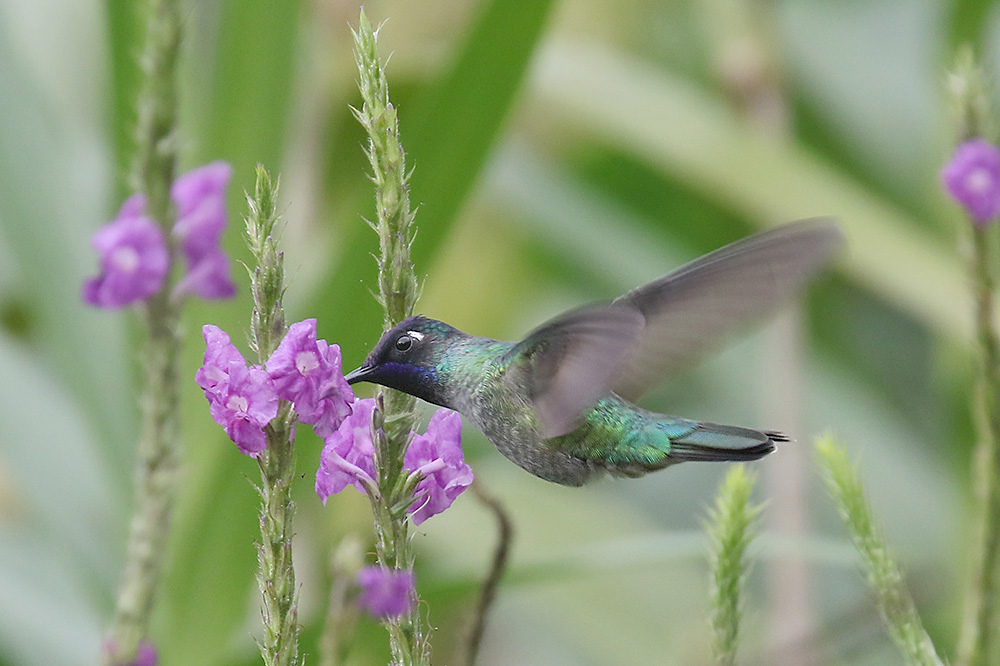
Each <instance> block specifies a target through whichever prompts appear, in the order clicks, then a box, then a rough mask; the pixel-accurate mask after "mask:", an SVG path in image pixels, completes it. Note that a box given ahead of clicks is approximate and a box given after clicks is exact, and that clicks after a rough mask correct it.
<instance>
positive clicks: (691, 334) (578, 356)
mask: <svg viewBox="0 0 1000 666" xmlns="http://www.w3.org/2000/svg"><path fill="white" fill-rule="evenodd" d="M841 244H842V236H841V233H840V231H839V230H838V229H837V227H836V226H835V225H834V224H833V223H832V221H830V220H819V219H817V220H804V221H800V222H796V223H792V224H788V225H786V226H782V227H778V228H776V229H773V230H770V231H765V232H762V233H758V234H755V235H753V236H750V237H748V238H745V239H743V240H741V241H737V242H735V243H732V244H731V245H727V246H725V247H723V248H720V249H718V250H715V251H714V252H711V253H709V254H706V255H705V256H703V257H701V258H700V259H696V260H695V261H692V262H691V263H689V264H687V265H685V266H683V267H681V268H679V269H677V270H676V271H674V272H673V273H670V274H669V275H667V276H665V277H662V278H660V279H659V280H656V281H654V282H650V283H649V284H646V285H643V286H641V287H638V288H637V289H634V290H633V291H630V292H629V293H627V294H625V295H623V296H620V297H619V298H616V299H615V300H614V301H611V302H610V303H596V304H591V305H586V306H583V307H580V308H576V309H573V310H570V311H568V312H565V313H563V314H561V315H559V316H557V317H555V318H553V319H551V320H549V321H548V322H546V323H544V324H542V325H541V326H539V327H538V328H536V329H535V330H534V331H532V332H531V333H529V334H528V335H527V337H525V338H524V340H522V341H520V342H517V343H513V342H501V341H499V340H493V339H491V338H481V337H476V336H473V335H469V334H467V333H463V332H462V331H460V330H458V329H456V328H454V327H452V326H449V325H448V324H446V323H444V322H441V321H437V320H435V319H429V318H427V317H423V316H416V317H410V318H409V319H407V320H405V321H403V322H401V323H400V324H399V325H397V326H395V327H394V328H392V329H391V330H389V331H387V332H386V333H384V334H383V335H382V338H381V339H380V340H379V342H378V344H377V345H375V348H374V349H373V350H372V352H371V353H370V354H369V356H368V358H367V359H366V360H365V362H364V364H362V365H361V367H359V368H358V369H356V370H354V371H352V372H350V373H349V374H348V375H347V381H348V383H350V384H354V383H357V382H361V381H368V382H374V383H376V384H381V385H383V386H388V387H390V388H394V389H397V390H399V391H403V392H405V393H409V394H410V395H413V396H416V397H418V398H420V399H422V400H426V401H427V402H430V403H433V404H435V405H441V406H443V407H448V408H450V409H454V410H456V411H458V412H459V413H461V414H462V416H464V417H465V418H466V419H467V420H470V421H472V422H473V423H475V424H476V426H478V427H479V429H480V430H482V431H483V433H484V434H485V435H486V437H487V438H488V439H489V440H490V441H491V442H493V444H494V445H495V446H496V447H497V449H499V450H500V453H502V454H503V455H505V456H506V457H507V458H509V459H510V460H511V461H513V462H514V463H516V464H518V465H520V466H521V467H523V468H524V469H525V470H527V471H529V472H531V473H532V474H534V475H535V476H539V477H541V478H543V479H546V480H548V481H554V482H555V483H561V484H564V485H568V486H579V485H582V484H583V483H585V482H587V481H588V480H589V479H591V478H592V477H594V476H595V475H596V474H599V473H602V472H610V473H612V474H615V475H624V476H632V477H635V476H641V475H643V474H645V473H647V472H651V471H653V470H658V469H662V468H664V467H667V466H669V465H673V464H675V463H679V462H684V461H686V460H756V459H758V458H761V457H763V456H765V455H767V454H768V453H770V452H771V451H773V450H774V445H775V442H783V441H788V438H787V437H786V436H784V435H783V434H781V433H778V432H773V431H760V430H752V429H749V428H741V427H737V426H727V425H718V424H715V423H705V422H699V421H690V420H687V419H682V418H678V417H674V416H664V415H662V414H656V413H653V412H649V411H646V410H644V409H641V408H639V407H637V406H636V405H634V404H633V403H632V402H631V401H633V400H636V399H637V398H638V397H639V396H640V395H641V394H642V393H643V392H644V391H645V390H646V389H648V388H649V387H650V386H652V385H653V384H655V383H658V382H659V381H661V380H662V379H664V378H665V376H666V375H669V374H670V373H671V372H673V371H676V370H677V369H678V368H680V367H683V366H686V365H688V364H689V363H688V362H689V361H690V360H691V358H692V356H695V355H697V354H698V352H701V351H703V350H704V349H706V348H707V347H711V346H712V344H713V343H715V342H716V341H718V339H719V338H720V337H722V336H723V335H724V334H725V333H726V332H728V331H729V330H730V329H731V328H732V327H733V325H735V324H738V323H740V322H743V321H745V320H747V319H750V318H754V317H755V316H760V315H762V314H765V313H766V312H767V311H768V310H771V309H773V308H774V307H775V306H777V305H779V304H780V303H781V302H782V301H784V300H786V299H788V298H789V297H791V296H792V295H793V294H795V293H796V291H798V290H799V288H800V287H802V286H803V285H804V284H805V282H806V281H807V280H808V279H809V278H810V277H811V276H812V275H813V274H815V273H816V272H818V271H819V269H820V268H821V267H822V266H823V265H824V264H825V263H827V261H828V260H829V259H830V258H831V256H832V255H833V253H834V252H835V251H836V250H837V249H838V248H839V247H840V246H841Z"/></svg>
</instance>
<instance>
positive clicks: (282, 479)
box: [257, 402, 300, 666]
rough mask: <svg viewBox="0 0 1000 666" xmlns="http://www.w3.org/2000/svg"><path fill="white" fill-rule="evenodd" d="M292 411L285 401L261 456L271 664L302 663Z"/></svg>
mask: <svg viewBox="0 0 1000 666" xmlns="http://www.w3.org/2000/svg"><path fill="white" fill-rule="evenodd" d="M290 412H291V405H290V404H289V403H285V402H283V403H282V406H281V410H280V411H279V412H278V416H277V417H276V418H275V419H274V421H272V423H271V425H270V426H269V428H268V430H269V432H268V437H267V448H266V449H265V450H264V451H262V452H261V454H260V456H259V457H258V459H257V463H258V464H259V466H260V475H261V487H260V497H261V507H260V537H261V543H260V546H259V548H258V552H259V556H260V572H259V573H258V575H257V582H258V583H259V585H260V591H261V596H262V599H263V605H264V607H263V611H262V613H263V618H264V641H263V643H262V644H261V646H260V647H261V655H262V656H263V657H264V663H265V664H266V665H267V666H293V665H294V664H298V663H300V662H299V644H298V639H299V624H298V590H297V589H296V587H295V569H294V568H293V566H292V519H293V517H294V515H295V503H294V502H292V481H293V480H294V478H295V449H294V444H293V442H292V440H291V426H290V423H291V416H290Z"/></svg>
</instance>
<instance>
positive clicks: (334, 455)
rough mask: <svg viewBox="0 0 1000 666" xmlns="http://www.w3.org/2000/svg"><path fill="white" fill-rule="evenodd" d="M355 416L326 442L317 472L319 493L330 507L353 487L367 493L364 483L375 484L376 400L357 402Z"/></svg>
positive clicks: (354, 405)
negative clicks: (334, 498)
mask: <svg viewBox="0 0 1000 666" xmlns="http://www.w3.org/2000/svg"><path fill="white" fill-rule="evenodd" d="M352 409H353V411H352V412H351V415H350V416H348V417H347V418H346V419H344V421H343V423H341V424H340V427H339V428H337V430H336V431H334V432H333V433H331V434H330V435H329V436H328V437H326V439H325V443H324V445H323V452H322V453H321V454H320V459H319V469H318V470H316V494H317V495H319V497H320V499H322V500H323V504H326V500H327V498H328V497H330V495H334V494H336V493H339V492H340V491H342V490H343V489H344V488H346V487H347V486H349V485H353V486H354V487H355V488H357V489H358V492H362V493H363V492H365V486H364V482H368V483H374V480H373V477H374V476H375V461H374V456H375V447H374V446H373V445H372V436H371V421H372V411H374V409H375V401H374V400H372V399H370V398H369V399H365V400H356V401H355V402H354V404H353V405H352Z"/></svg>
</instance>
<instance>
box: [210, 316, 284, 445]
mask: <svg viewBox="0 0 1000 666" xmlns="http://www.w3.org/2000/svg"><path fill="white" fill-rule="evenodd" d="M202 333H203V335H204V336H205V363H204V365H202V367H201V368H200V369H199V370H198V372H197V374H196V375H195V380H196V381H197V382H198V386H200V387H201V388H202V389H203V390H204V391H205V397H206V398H207V399H208V404H209V409H210V411H211V413H212V418H213V419H214V420H215V422H216V423H218V424H219V425H221V426H222V427H224V428H225V429H226V434H227V435H229V439H231V440H233V441H234V442H236V446H237V447H238V448H239V450H240V451H241V452H242V453H244V454H246V455H248V456H253V455H256V454H257V453H260V452H261V451H263V450H264V448H265V447H266V446H267V437H266V435H265V434H264V427H265V426H266V425H267V424H268V423H270V422H271V419H273V418H274V417H275V416H277V415H278V395H277V393H276V392H275V390H274V383H273V382H272V381H271V378H270V377H268V375H267V373H266V372H264V370H263V369H262V368H260V367H259V366H256V365H255V366H251V367H249V368H248V367H247V364H246V361H245V360H244V359H243V355H242V354H240V351H239V350H238V349H237V348H236V347H235V346H234V345H233V344H232V343H231V342H230V341H229V336H228V335H226V333H225V331H223V330H222V329H220V328H219V327H218V326H212V325H208V326H205V327H204V328H203V329H202Z"/></svg>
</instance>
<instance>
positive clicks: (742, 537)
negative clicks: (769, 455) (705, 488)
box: [708, 465, 760, 666]
mask: <svg viewBox="0 0 1000 666" xmlns="http://www.w3.org/2000/svg"><path fill="white" fill-rule="evenodd" d="M754 481H755V479H754V476H753V475H752V474H749V473H748V472H747V471H746V468H745V467H744V466H743V465H734V466H733V467H731V468H730V470H729V473H728V474H727V475H726V479H725V481H724V482H723V484H722V487H721V488H720V489H719V494H718V496H717V497H716V501H715V508H714V509H713V510H712V511H710V513H709V517H710V519H711V522H710V523H709V524H708V534H709V538H710V541H711V546H712V548H711V554H710V564H711V571H712V585H711V602H712V613H711V625H712V633H713V639H712V653H713V655H714V657H715V663H717V664H722V665H724V666H732V664H734V663H736V648H737V647H738V646H739V629H740V616H741V614H742V611H743V608H742V605H743V602H742V592H743V584H744V582H745V579H746V563H745V562H744V557H745V555H746V550H747V547H748V546H749V545H750V542H751V541H752V540H753V537H754V529H753V525H754V521H755V520H756V518H757V515H758V514H759V513H760V507H759V506H752V505H751V504H750V495H751V493H752V492H753V486H754Z"/></svg>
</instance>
